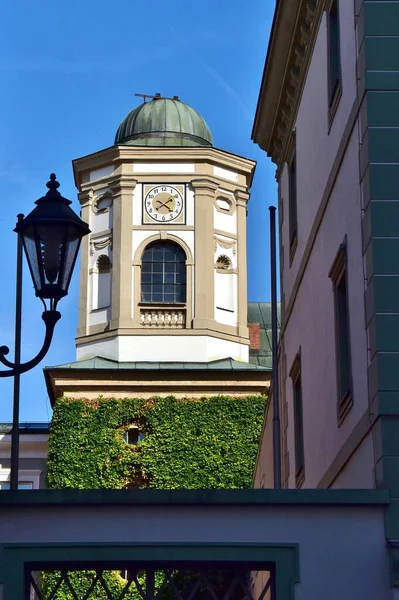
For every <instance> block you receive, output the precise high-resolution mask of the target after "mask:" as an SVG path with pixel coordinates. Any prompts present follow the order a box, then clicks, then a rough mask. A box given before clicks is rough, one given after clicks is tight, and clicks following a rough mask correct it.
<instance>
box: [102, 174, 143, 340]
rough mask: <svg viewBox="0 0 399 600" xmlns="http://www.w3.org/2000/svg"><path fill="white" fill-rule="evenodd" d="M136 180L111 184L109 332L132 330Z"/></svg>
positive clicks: (124, 179)
mask: <svg viewBox="0 0 399 600" xmlns="http://www.w3.org/2000/svg"><path fill="white" fill-rule="evenodd" d="M136 183H137V180H136V179H134V178H133V177H132V176H130V175H122V176H121V177H120V178H118V179H115V180H114V181H112V182H110V184H109V187H110V189H111V190H112V192H113V194H114V201H113V235H112V294H111V323H110V329H111V330H112V329H123V328H127V327H132V324H133V321H132V226H133V190H134V188H135V187H136Z"/></svg>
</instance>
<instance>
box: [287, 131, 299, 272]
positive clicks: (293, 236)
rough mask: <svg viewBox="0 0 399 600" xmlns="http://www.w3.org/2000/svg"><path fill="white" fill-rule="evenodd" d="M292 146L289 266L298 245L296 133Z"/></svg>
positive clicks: (289, 201) (289, 183)
mask: <svg viewBox="0 0 399 600" xmlns="http://www.w3.org/2000/svg"><path fill="white" fill-rule="evenodd" d="M291 143H292V148H291V152H290V159H289V161H288V162H287V167H288V232H289V247H290V266H291V264H292V261H293V259H294V255H295V251H296V248H297V246H298V187H297V182H298V164H297V149H296V133H295V132H294V133H293V135H292V142H291Z"/></svg>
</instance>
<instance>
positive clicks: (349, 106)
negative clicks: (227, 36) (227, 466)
mask: <svg viewBox="0 0 399 600" xmlns="http://www.w3.org/2000/svg"><path fill="white" fill-rule="evenodd" d="M398 23H399V3H398V2H390V3H385V2H368V1H360V0H356V1H352V0H351V1H343V0H333V1H328V2H325V1H300V0H298V1H297V0H295V1H294V2H286V1H282V2H279V3H278V5H277V7H276V13H275V18H274V23H273V29H272V35H271V40H270V44H269V50H268V55H267V59H266V65H265V70H264V74H263V80H262V84H261V91H260V96H259V103H258V108H257V112H256V117H255V123H254V129H253V139H254V141H255V142H256V143H257V144H259V146H260V147H261V148H263V149H264V150H265V151H266V152H267V154H268V155H269V156H270V157H271V159H272V160H273V161H274V162H275V164H276V166H277V171H276V178H277V181H278V206H279V235H280V242H279V243H280V280H281V312H282V316H281V337H280V348H279V381H280V414H281V425H282V439H281V450H282V479H283V485H284V486H285V487H290V488H293V487H306V488H317V487H322V488H343V487H352V488H373V487H385V488H389V489H390V490H391V493H392V494H393V497H396V496H397V494H398V491H399V490H398V486H397V482H398V480H399V478H398V475H399V471H398V468H399V448H398V446H397V442H396V441H395V440H397V439H399V436H398V432H399V420H398V414H399V413H398V406H399V404H398V403H397V398H398V391H399V383H398V379H397V373H398V369H397V363H398V360H399V335H398V328H397V324H398V323H399V304H398V297H399V296H398V294H397V291H396V286H397V284H398V281H399V280H398V273H399V271H398V269H399V266H398V265H399V263H398V261H397V260H396V255H397V253H396V248H397V245H398V239H399V237H398V236H399V228H398V227H399V226H398V223H399V221H398V219H397V217H396V215H397V211H398V209H399V204H398V202H397V199H398V197H399V187H398V177H397V173H398V164H397V161H398V148H399V134H398V131H399V130H398V127H397V126H398V114H399V112H398V107H399V93H398V92H399V87H398V79H397V73H398V70H399V60H398V53H397V51H396V49H397V46H398V40H399V38H398V34H399V25H398ZM271 418H272V414H269V415H268V418H267V420H266V425H265V431H266V430H268V431H271V423H270V420H271ZM264 440H266V441H265V442H264V444H263V447H262V448H261V450H260V454H259V461H258V469H257V474H256V485H258V486H260V485H261V483H262V482H263V485H265V486H266V487H270V486H272V480H271V478H270V470H269V467H270V464H271V460H270V458H271V454H270V453H271V446H270V443H269V436H267V435H264ZM392 515H393V512H392ZM394 521H395V520H394V518H393V517H392V518H390V519H387V520H386V524H387V525H386V535H387V537H388V538H390V537H395V536H396V535H397V527H396V525H394Z"/></svg>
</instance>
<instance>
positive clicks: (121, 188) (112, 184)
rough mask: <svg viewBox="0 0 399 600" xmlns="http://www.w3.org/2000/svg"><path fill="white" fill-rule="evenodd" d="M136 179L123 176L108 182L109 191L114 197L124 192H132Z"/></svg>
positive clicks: (130, 176)
mask: <svg viewBox="0 0 399 600" xmlns="http://www.w3.org/2000/svg"><path fill="white" fill-rule="evenodd" d="M136 184H137V179H136V177H133V176H132V175H123V176H122V177H117V178H115V179H113V180H112V181H109V182H108V187H109V189H110V190H111V191H112V192H113V194H114V195H117V194H122V193H123V192H126V191H129V192H130V191H133V190H134V188H135V187H136Z"/></svg>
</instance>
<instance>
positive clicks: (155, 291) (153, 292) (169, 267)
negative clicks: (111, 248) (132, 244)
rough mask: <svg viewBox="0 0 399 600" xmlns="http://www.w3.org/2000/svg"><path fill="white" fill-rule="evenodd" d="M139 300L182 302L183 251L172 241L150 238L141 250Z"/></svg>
mask: <svg viewBox="0 0 399 600" xmlns="http://www.w3.org/2000/svg"><path fill="white" fill-rule="evenodd" d="M141 302H149V303H153V304H176V303H177V304H179V303H180V304H183V303H185V302H186V254H185V252H184V250H183V249H182V248H181V247H180V246H178V245H177V244H175V243H173V242H154V243H153V244H150V245H149V246H147V248H146V249H145V250H144V254H143V258H142V264H141Z"/></svg>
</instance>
